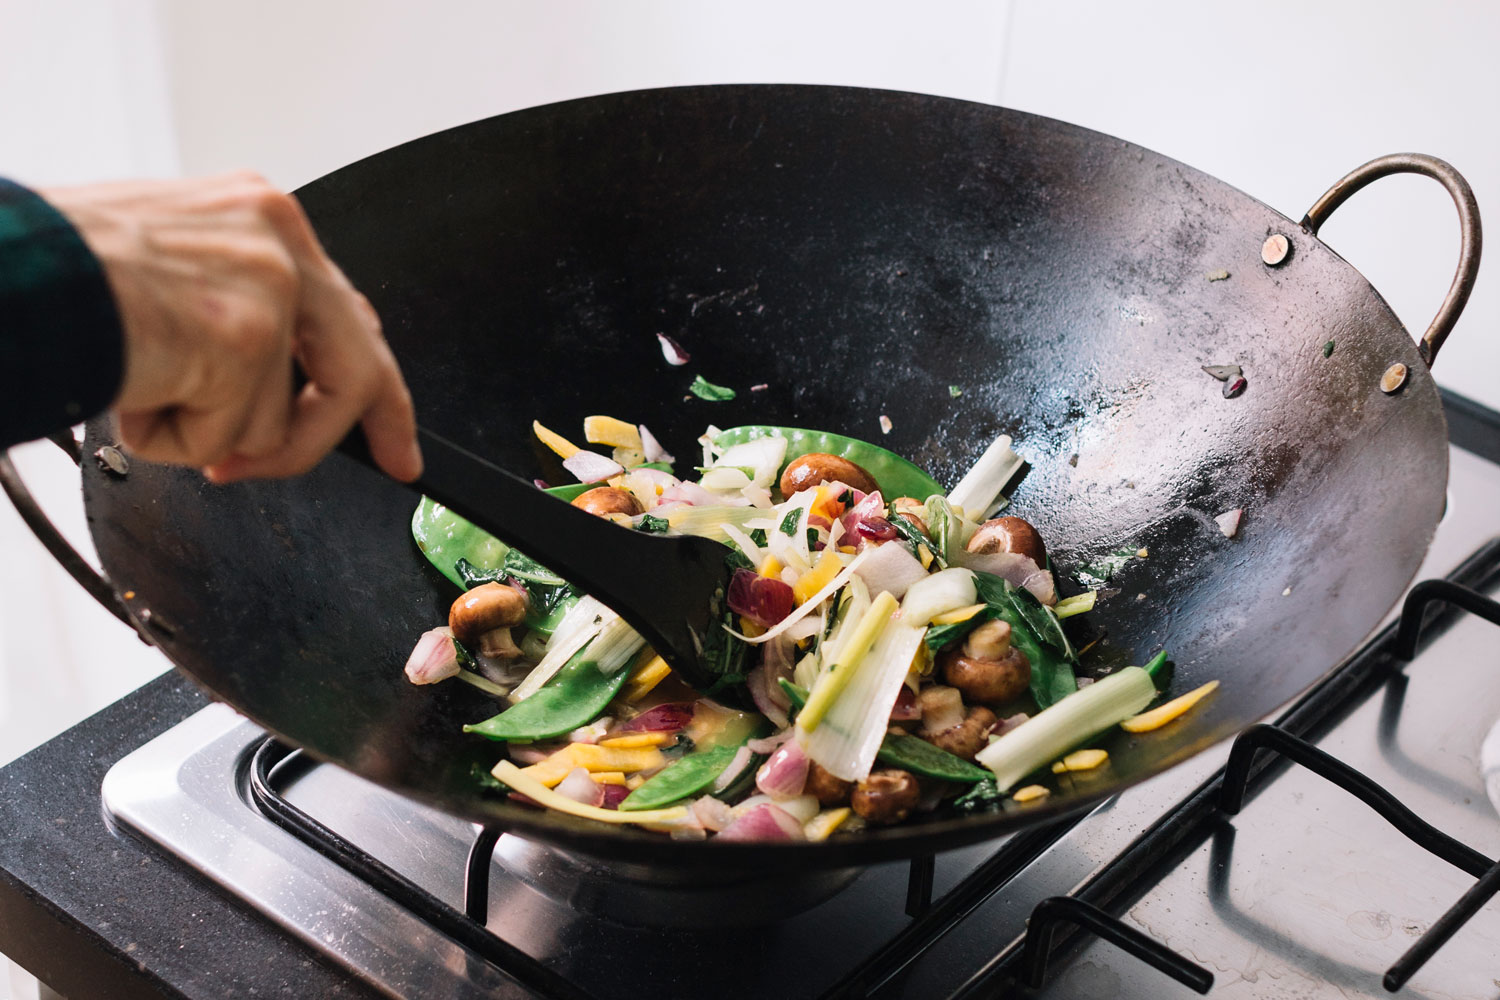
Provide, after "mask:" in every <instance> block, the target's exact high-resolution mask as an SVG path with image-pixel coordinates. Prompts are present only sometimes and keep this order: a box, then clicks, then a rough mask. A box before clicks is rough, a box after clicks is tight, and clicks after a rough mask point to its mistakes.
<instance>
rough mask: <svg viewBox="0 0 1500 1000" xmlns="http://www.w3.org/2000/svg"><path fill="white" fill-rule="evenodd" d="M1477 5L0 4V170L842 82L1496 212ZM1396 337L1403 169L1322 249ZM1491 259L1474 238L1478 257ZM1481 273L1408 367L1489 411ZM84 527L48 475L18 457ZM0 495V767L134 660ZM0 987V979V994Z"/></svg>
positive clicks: (20, 0) (1355, 208)
mask: <svg viewBox="0 0 1500 1000" xmlns="http://www.w3.org/2000/svg"><path fill="white" fill-rule="evenodd" d="M1497 52H1500V5H1493V4H1487V3H1480V2H1477V0H1467V2H1466V0H1442V2H1431V3H1425V4H1411V5H1407V4H1401V3H1398V2H1395V0H1379V2H1363V3H1360V2H1355V0H1323V2H1319V3H1315V4H1314V3H1303V2H1296V0H1264V2H1262V3H1258V4H1255V5H1243V4H1233V5H1223V4H1218V5H1215V4H1202V3H1189V2H1185V0H1183V2H1178V0H1172V2H1166V0H1152V2H1146V3H1139V4H1118V3H1112V2H1107V0H1090V2H1078V3H1067V4H1059V3H1049V2H1045V0H997V2H987V0H930V2H928V3H925V4H911V3H909V2H899V0H866V2H863V3H858V4H856V3H849V2H838V3H833V2H813V0H799V2H791V0H762V2H760V3H757V4H736V5H729V4H704V3H701V2H698V0H634V2H631V3H620V2H618V0H573V2H569V3H566V4H559V3H549V4H542V3H536V2H533V0H432V2H428V3H425V4H420V5H417V4H410V3H406V2H402V0H320V2H317V3H307V2H305V0H262V2H259V3H256V4H219V3H202V2H200V0H48V2H47V3H40V4H39V3H35V2H34V0H0V175H7V176H13V177H17V178H19V179H22V180H28V181H32V182H36V183H57V182H65V181H81V180H87V179H91V178H96V177H106V176H119V175H128V174H153V175H164V174H166V175H170V174H172V173H175V172H178V170H179V169H181V170H182V171H183V172H187V173H200V172H206V171H214V170H222V169H229V168H233V167H241V166H253V167H256V168H258V169H260V170H262V171H263V172H265V173H266V174H267V175H268V176H270V177H271V178H272V179H273V180H274V181H276V182H278V183H281V184H283V185H285V186H288V187H291V186H295V185H297V184H300V183H303V182H305V181H307V180H310V179H311V178H313V177H316V176H318V175H319V174H322V173H324V172H326V171H328V170H331V169H334V168H336V167H338V166H340V165H342V164H343V163H346V162H348V161H350V160H353V159H355V158H358V157H360V156H363V155H366V154H368V153H371V152H375V151H377V150H379V149H382V148H384V147H386V146H390V145H393V144H395V143H397V142H401V141H403V140H406V139H409V138H413V137H415V136H418V135H422V134H425V133H427V132H431V131H434V130H436V129H440V128H444V127H447V126H449V125H454V124H458V123H461V122H464V121H468V120H471V119H475V118H480V117H484V116H487V115H491V114H495V113H498V112H502V111H506V110H511V109H515V108H520V107H527V106H530V105H534V104H540V103H545V102H548V101H554V100H562V99H566V98H571V97H578V96H584V95H587V94H594V93H603V92H607V91H613V90H625V89H632V88H637V87H651V86H664V85H673V84H687V83H715V82H754V81H763V82H805V83H842V84H853V85H862V86H876V87H888V88H894V89H907V90H916V91H925V92H929V93H937V94H944V95H948V96H953V97H962V98H967V99H971V100H978V101H986V102H992V103H999V104H1006V105H1009V106H1013V107H1018V108H1021V109H1024V110H1028V111H1035V112H1038V113H1041V114H1047V115H1051V116H1053V117H1057V118H1062V119H1065V120H1069V121H1073V122H1076V123H1078V124H1081V125H1085V126H1088V127H1091V128H1096V129H1099V130H1101V131H1104V132H1109V133H1112V134H1114V135H1118V136H1121V137H1123V138H1127V139H1130V140H1132V141H1135V142H1138V143H1141V144H1143V145H1145V146H1148V147H1151V148H1153V149H1156V150H1159V151H1161V152H1163V153H1166V154H1168V155H1171V156H1175V157H1177V158H1179V159H1181V160H1184V161H1185V162H1187V163H1190V164H1192V165H1193V166H1195V167H1199V168H1201V169H1203V170H1206V171H1207V172H1209V173H1211V174H1215V175H1217V176H1219V177H1222V178H1223V179H1225V180H1227V181H1229V182H1230V183H1232V184H1235V185H1237V186H1239V187H1240V188H1242V189H1244V190H1246V191H1248V192H1250V193H1251V194H1254V195H1255V196H1257V197H1259V198H1260V199H1262V200H1263V201H1265V202H1267V203H1269V204H1271V205H1272V206H1274V207H1276V208H1278V209H1280V210H1281V211H1283V212H1285V213H1286V214H1288V215H1291V216H1293V217H1299V216H1300V215H1301V213H1302V212H1303V211H1304V210H1305V209H1306V208H1307V206H1308V205H1310V204H1311V203H1312V202H1313V200H1314V199H1315V198H1316V197H1317V196H1318V195H1319V194H1321V193H1322V192H1323V190H1324V189H1325V188H1327V187H1328V186H1329V185H1330V184H1331V183H1332V182H1333V181H1334V180H1336V179H1337V178H1338V177H1340V176H1341V175H1342V174H1344V173H1345V172H1346V171H1348V170H1349V169H1351V168H1352V167H1354V166H1356V165H1357V164H1359V163H1361V162H1363V161H1364V160H1366V159H1369V158H1370V157H1373V156H1376V155H1379V154H1381V153H1387V152H1395V151H1401V150H1416V151H1420V152H1427V153H1432V154H1434V155H1438V156H1441V157H1443V158H1445V159H1448V160H1450V161H1451V162H1452V163H1454V164H1455V165H1456V166H1457V167H1458V168H1459V169H1460V170H1461V171H1462V172H1463V173H1464V174H1465V175H1466V176H1467V177H1468V178H1469V180H1470V182H1471V183H1472V184H1473V185H1474V188H1475V190H1476V192H1477V194H1478V197H1479V201H1480V205H1481V208H1482V209H1485V208H1488V209H1489V210H1490V212H1491V214H1492V216H1494V215H1495V213H1496V212H1497V211H1500V129H1497V128H1495V125H1494V122H1495V115H1494V104H1495V101H1496V98H1497V97H1500V58H1497ZM1323 235H1324V237H1325V238H1326V239H1327V240H1328V242H1329V243H1330V244H1331V245H1332V246H1333V247H1335V248H1336V249H1338V250H1339V251H1340V252H1342V253H1343V254H1344V255H1345V256H1346V257H1348V258H1349V259H1350V260H1351V261H1352V262H1353V263H1354V264H1355V265H1356V266H1358V267H1360V268H1361V269H1362V270H1363V271H1364V273H1365V274H1366V276H1367V277H1369V278H1370V280H1371V281H1372V283H1373V284H1374V285H1375V286H1376V287H1377V288H1379V289H1380V290H1381V292H1382V293H1383V294H1384V295H1385V296H1386V298H1387V299H1388V300H1389V301H1390V302H1391V304H1392V306H1393V307H1394V308H1395V310H1396V312H1397V313H1398V314H1399V315H1400V316H1401V317H1402V319H1403V320H1404V321H1405V322H1406V323H1407V325H1408V327H1409V328H1413V329H1417V330H1420V329H1422V328H1424V327H1425V326H1426V323H1427V321H1428V319H1429V318H1430V314H1431V313H1432V311H1433V310H1434V309H1435V307H1436V305H1437V303H1438V302H1439V301H1440V300H1441V299H1442V296H1443V294H1444V291H1445V290H1446V288H1447V285H1448V281H1449V278H1450V276H1451V271H1452V267H1453V261H1454V259H1455V255H1456V250H1457V241H1456V226H1455V222H1454V214H1453V211H1452V209H1451V208H1450V207H1449V206H1448V202H1447V198H1446V195H1444V194H1443V192H1442V191H1441V190H1440V189H1439V188H1438V187H1437V185H1435V184H1433V183H1432V182H1430V181H1427V180H1425V179H1419V178H1400V177H1398V178H1391V179H1388V180H1385V181H1381V182H1380V183H1378V184H1377V185H1375V186H1374V187H1373V188H1371V189H1369V190H1368V191H1366V192H1364V193H1361V194H1360V195H1359V196H1358V197H1356V198H1355V199H1354V200H1353V201H1351V202H1350V203H1349V204H1347V205H1345V206H1344V207H1343V208H1342V209H1340V210H1339V212H1338V214H1337V215H1336V216H1335V218H1334V221H1333V222H1331V223H1330V224H1329V225H1328V226H1327V227H1326V229H1325V230H1324V233H1323ZM1492 254H1493V251H1492ZM1496 271H1497V268H1496V265H1495V264H1494V262H1493V260H1492V261H1491V264H1490V266H1489V267H1488V268H1487V269H1486V270H1485V271H1484V272H1482V274H1481V278H1480V282H1479V285H1478V287H1477V289H1476V291H1475V293H1474V296H1473V299H1472V300H1471V303H1470V305H1469V308H1468V310H1467V312H1466V314H1465V318H1464V320H1463V322H1461V323H1460V324H1459V327H1458V329H1457V330H1456V332H1455V334H1454V336H1453V338H1452V339H1451V340H1450V341H1449V344H1448V346H1447V347H1446V348H1445V349H1444V353H1443V356H1442V358H1441V359H1440V360H1439V363H1438V366H1437V374H1438V378H1439V381H1441V382H1444V383H1445V384H1447V385H1450V386H1452V387H1454V388H1456V389H1458V390H1459V391H1462V392H1465V393H1467V394H1469V395H1472V396H1475V397H1476V398H1479V399H1481V400H1484V401H1486V402H1488V403H1489V404H1490V405H1492V406H1500V386H1497V384H1496V383H1497V376H1500V293H1497V292H1496V291H1495V287H1496V285H1497V281H1500V279H1496V278H1495V277H1494V274H1495V273H1496ZM23 452H24V453H23V454H22V456H21V460H22V462H23V463H24V465H25V467H26V468H27V469H28V471H30V472H31V474H32V475H33V478H34V480H35V481H36V484H37V491H38V493H39V494H41V495H42V496H43V499H44V500H45V501H46V502H47V503H48V505H49V507H50V508H51V509H53V510H54V511H57V512H58V515H59V517H60V519H61V520H62V521H64V523H65V526H66V527H67V528H68V529H69V532H70V534H72V535H73V536H74V537H76V538H78V539H80V540H83V535H84V532H83V530H82V529H83V523H82V516H81V513H80V511H79V509H78V503H77V499H76V479H75V477H74V474H72V473H71V472H70V471H69V470H68V469H67V468H66V466H65V463H64V462H63V461H62V458H61V455H60V454H53V453H52V449H51V447H50V446H33V447H32V448H30V449H23ZM163 666H164V664H163V661H162V660H161V659H160V658H159V656H157V654H155V653H153V652H152V651H150V650H148V649H146V648H145V647H143V646H141V645H140V643H139V642H138V641H137V640H136V639H135V638H134V637H133V634H132V633H130V632H129V631H128V630H126V629H124V628H123V627H121V626H119V625H118V623H116V622H114V620H113V619H111V618H109V617H108V616H107V615H105V614H104V613H103V612H102V611H100V610H98V609H96V608H94V607H93V606H92V604H91V603H90V602H89V601H88V599H87V598H86V597H84V595H83V593H82V592H81V591H80V590H78V589H77V587H76V586H75V585H74V584H73V583H72V582H71V581H70V580H69V579H68V578H67V577H66V576H64V575H63V574H62V573H61V571H60V570H58V569H56V568H55V567H54V566H53V565H52V564H51V561H50V559H49V558H48V557H47V556H46V555H45V553H44V552H43V551H42V550H41V549H40V547H38V546H36V545H35V543H34V542H31V541H30V539H29V537H28V536H27V535H26V533H25V530H24V528H23V527H22V526H21V524H20V522H19V520H18V519H17V518H16V517H15V515H14V513H13V512H12V511H11V510H10V509H9V507H8V505H5V504H0V762H3V761H5V760H8V759H10V758H11V757H13V756H15V755H16V754H17V753H20V752H22V751H24V750H25V749H26V748H28V747H30V746H32V745H35V744H36V743H37V742H39V741H41V740H43V739H45V738H47V737H48V736H50V735H51V734H53V733H55V732H57V731H59V730H61V729H62V728H64V727H65V726H67V725H69V724H71V723H72V722H74V721H76V720H77V719H79V718H81V717H82V716H83V715H85V714H87V713H88V712H90V711H92V710H94V709H95V708H97V707H100V706H102V705H104V704H107V703H108V702H109V701H112V700H114V699H115V698H117V697H118V696H119V695H120V694H122V693H124V692H125V691H126V690H128V689H130V688H131V687H133V686H135V685H137V684H139V683H140V682H142V681H143V680H144V679H146V678H147V677H149V676H151V675H152V674H153V673H155V672H156V671H158V670H160V669H162V668H163ZM5 997H6V990H5V986H4V984H3V982H0V1000H5Z"/></svg>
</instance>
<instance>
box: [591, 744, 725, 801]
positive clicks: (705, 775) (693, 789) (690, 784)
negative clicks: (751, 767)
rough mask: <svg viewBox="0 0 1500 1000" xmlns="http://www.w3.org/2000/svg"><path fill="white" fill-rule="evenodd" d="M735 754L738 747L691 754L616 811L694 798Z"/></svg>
mask: <svg viewBox="0 0 1500 1000" xmlns="http://www.w3.org/2000/svg"><path fill="white" fill-rule="evenodd" d="M738 752H739V748H738V747H732V746H721V747H713V748H711V749H708V750H699V751H698V752H697V753H690V754H688V755H687V756H686V757H683V758H681V759H679V760H675V761H673V762H672V763H670V764H668V765H667V766H666V767H664V768H662V769H661V770H660V771H658V772H657V773H656V774H654V775H652V776H651V777H649V778H647V779H646V781H645V783H644V784H642V785H641V787H639V788H637V789H636V790H635V791H633V792H631V793H630V794H629V795H627V796H625V798H624V799H622V800H621V802H620V806H619V807H620V808H621V809H623V810H629V809H658V808H660V807H662V806H668V805H671V804H672V803H673V802H676V801H677V800H679V799H685V798H687V797H688V796H689V795H696V794H697V793H698V792H701V791H703V789H705V788H707V787H708V786H709V785H711V784H713V783H714V781H715V780H716V779H717V778H718V777H719V775H721V774H723V773H724V769H725V768H726V767H728V766H729V763H730V761H732V760H734V755H735V754H736V753H738Z"/></svg>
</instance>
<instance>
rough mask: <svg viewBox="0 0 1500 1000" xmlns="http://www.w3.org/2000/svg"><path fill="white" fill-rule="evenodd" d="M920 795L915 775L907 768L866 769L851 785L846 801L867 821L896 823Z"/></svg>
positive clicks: (905, 814)
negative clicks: (861, 778)
mask: <svg viewBox="0 0 1500 1000" xmlns="http://www.w3.org/2000/svg"><path fill="white" fill-rule="evenodd" d="M920 797H921V789H920V788H918V786H917V779H916V778H914V777H912V775H911V773H910V772H909V771H901V770H898V769H896V768H885V769H883V770H879V771H872V772H870V776H869V777H868V778H866V779H865V780H864V781H861V782H860V783H859V785H858V786H857V787H856V788H855V789H854V794H853V795H852V796H850V798H849V804H850V805H851V806H852V807H853V808H854V812H855V813H856V814H857V815H859V816H862V817H864V819H865V821H866V822H867V823H899V822H901V821H902V820H903V819H905V818H906V817H907V814H908V813H910V812H911V811H912V808H913V807H915V806H916V804H917V799H918V798H920Z"/></svg>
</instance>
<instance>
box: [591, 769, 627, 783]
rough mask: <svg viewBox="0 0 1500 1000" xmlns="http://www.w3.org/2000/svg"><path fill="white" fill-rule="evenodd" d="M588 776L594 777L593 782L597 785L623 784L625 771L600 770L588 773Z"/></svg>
mask: <svg viewBox="0 0 1500 1000" xmlns="http://www.w3.org/2000/svg"><path fill="white" fill-rule="evenodd" d="M589 777H590V778H593V779H594V783H595V784H598V785H623V784H625V772H624V771H600V772H598V773H597V774H591V775H589Z"/></svg>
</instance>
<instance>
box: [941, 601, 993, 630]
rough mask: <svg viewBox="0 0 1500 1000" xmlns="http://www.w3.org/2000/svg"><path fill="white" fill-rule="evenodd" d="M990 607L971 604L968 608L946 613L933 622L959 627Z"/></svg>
mask: <svg viewBox="0 0 1500 1000" xmlns="http://www.w3.org/2000/svg"><path fill="white" fill-rule="evenodd" d="M987 607H989V605H987V604H982V603H981V604H971V605H969V606H968V607H967V608H958V609H956V610H954V611H945V612H943V613H942V614H940V615H938V616H937V617H936V618H934V619H933V620H932V624H934V625H957V624H958V623H959V622H966V621H968V620H969V619H970V618H973V617H974V616H975V615H977V614H979V612H981V611H983V610H984V609H985V608H987Z"/></svg>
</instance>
